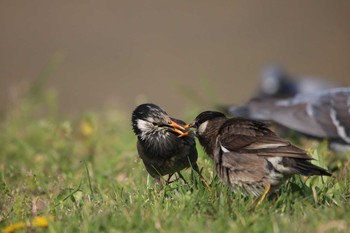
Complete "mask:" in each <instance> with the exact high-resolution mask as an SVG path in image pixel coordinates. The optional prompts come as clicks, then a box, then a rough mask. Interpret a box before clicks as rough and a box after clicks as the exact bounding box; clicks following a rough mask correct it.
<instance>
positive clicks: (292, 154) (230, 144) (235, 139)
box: [217, 118, 312, 160]
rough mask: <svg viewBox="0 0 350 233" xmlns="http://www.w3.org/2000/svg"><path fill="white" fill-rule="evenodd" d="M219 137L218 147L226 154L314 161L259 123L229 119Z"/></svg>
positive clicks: (222, 127) (241, 119) (221, 129)
mask: <svg viewBox="0 0 350 233" xmlns="http://www.w3.org/2000/svg"><path fill="white" fill-rule="evenodd" d="M218 135H219V136H218V139H217V140H218V143H217V147H220V148H221V150H222V151H223V152H226V153H227V152H237V153H242V154H255V155H258V156H265V157H274V156H278V157H289V158H300V159H306V160H311V159H312V158H311V157H310V156H308V155H307V154H306V153H305V151H304V150H302V149H300V148H298V147H295V146H293V145H291V144H290V143H289V142H288V141H287V140H284V139H282V138H280V137H278V136H277V135H276V134H275V133H274V132H272V131H271V130H270V129H268V128H267V127H266V125H265V124H264V123H262V122H259V121H253V120H248V119H243V118H232V119H229V120H227V121H226V122H225V123H224V124H223V125H222V126H221V128H220V130H219V134H218Z"/></svg>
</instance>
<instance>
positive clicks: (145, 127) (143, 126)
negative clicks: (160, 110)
mask: <svg viewBox="0 0 350 233" xmlns="http://www.w3.org/2000/svg"><path fill="white" fill-rule="evenodd" d="M152 126H153V124H151V123H149V122H148V121H144V120H141V119H138V120H137V128H139V129H140V130H141V132H148V131H150V130H151V129H152Z"/></svg>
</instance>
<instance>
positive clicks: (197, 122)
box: [185, 111, 226, 135]
mask: <svg viewBox="0 0 350 233" xmlns="http://www.w3.org/2000/svg"><path fill="white" fill-rule="evenodd" d="M216 119H226V116H225V115H224V114H223V113H221V112H215V111H205V112H202V113H200V114H199V115H198V116H197V117H196V118H195V119H194V121H193V122H191V123H190V124H188V125H186V126H185V128H188V127H190V128H194V129H195V130H196V133H197V135H201V134H203V132H205V130H206V128H207V126H208V123H209V121H212V120H216Z"/></svg>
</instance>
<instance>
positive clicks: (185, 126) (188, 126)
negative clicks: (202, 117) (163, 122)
mask: <svg viewBox="0 0 350 233" xmlns="http://www.w3.org/2000/svg"><path fill="white" fill-rule="evenodd" d="M193 125H194V124H193V122H191V123H188V124H186V125H184V126H183V127H184V128H185V129H188V128H191V127H192V126H193Z"/></svg>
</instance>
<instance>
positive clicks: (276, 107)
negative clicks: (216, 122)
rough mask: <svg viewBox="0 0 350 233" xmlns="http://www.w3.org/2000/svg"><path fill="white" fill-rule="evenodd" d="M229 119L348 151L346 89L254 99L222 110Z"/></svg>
mask: <svg viewBox="0 0 350 233" xmlns="http://www.w3.org/2000/svg"><path fill="white" fill-rule="evenodd" d="M226 110H227V111H228V112H229V113H230V114H231V115H233V116H239V117H247V118H251V119H255V120H263V121H271V122H274V123H277V124H278V125H281V126H283V127H286V128H289V129H292V130H295V131H297V132H299V133H301V134H304V135H306V136H311V137H313V138H318V139H328V140H329V142H330V149H332V150H335V151H338V152H344V151H349V150H350V87H343V88H332V89H328V90H324V91H318V92H313V93H309V94H299V95H297V96H295V97H293V98H288V99H283V100H272V99H264V98H257V99H252V100H250V101H248V102H247V103H245V104H243V105H241V106H238V107H235V106H232V107H228V108H227V109H226Z"/></svg>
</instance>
